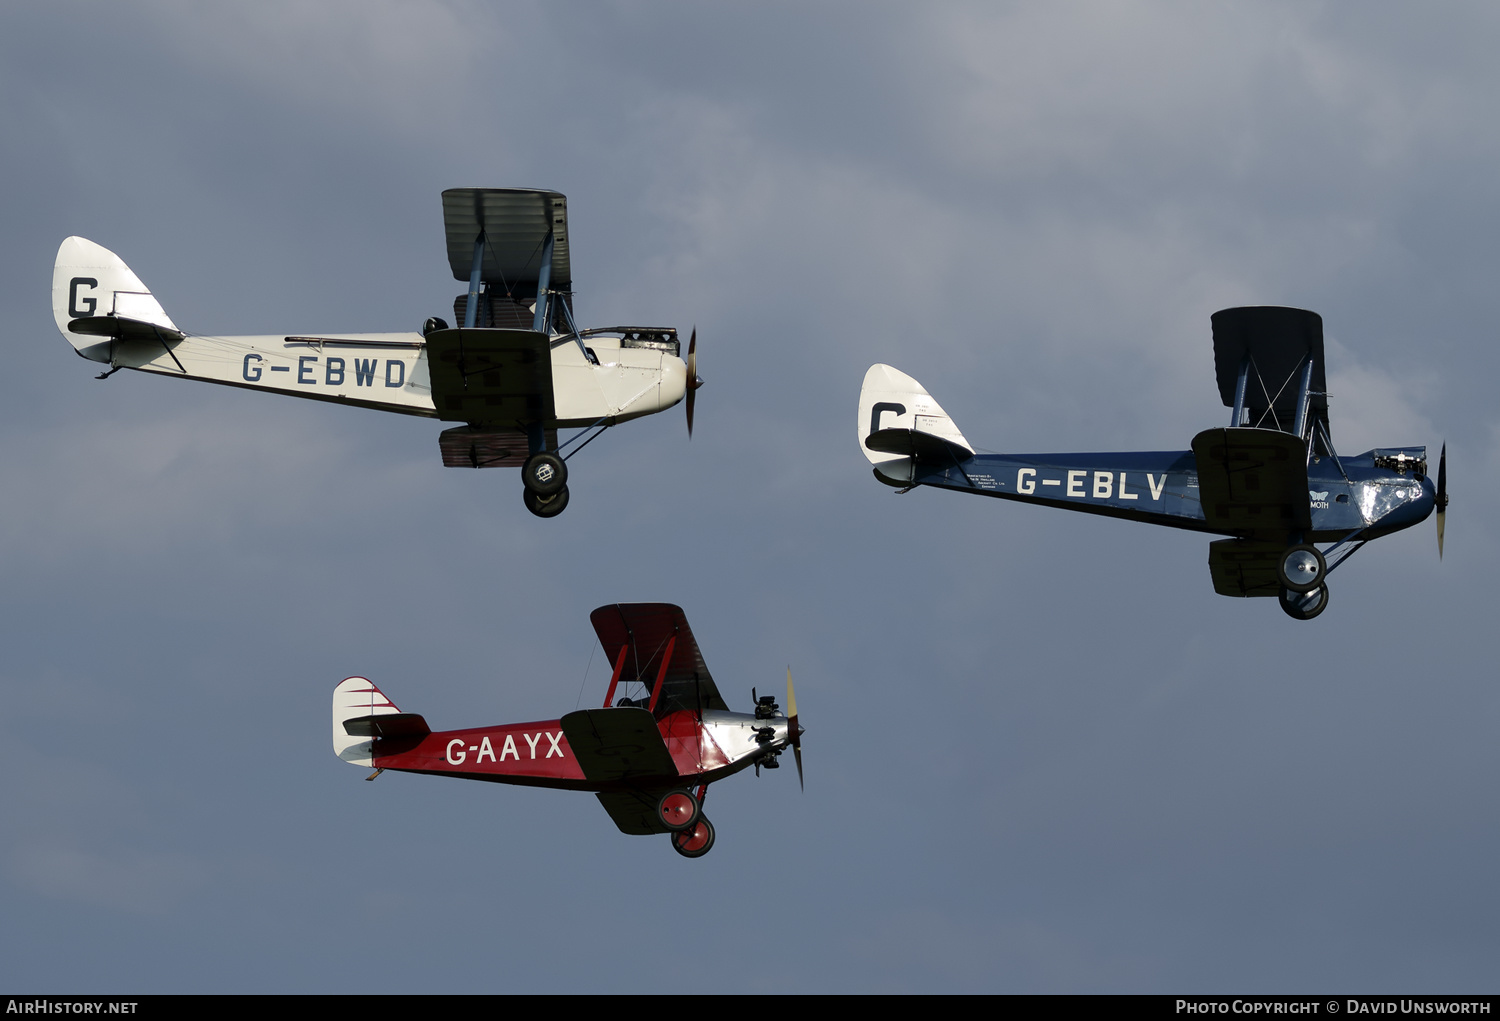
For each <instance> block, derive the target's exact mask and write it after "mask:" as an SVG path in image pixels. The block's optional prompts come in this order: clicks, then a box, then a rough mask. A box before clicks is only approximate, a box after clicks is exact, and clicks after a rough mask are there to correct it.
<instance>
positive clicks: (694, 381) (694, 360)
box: [687, 326, 703, 439]
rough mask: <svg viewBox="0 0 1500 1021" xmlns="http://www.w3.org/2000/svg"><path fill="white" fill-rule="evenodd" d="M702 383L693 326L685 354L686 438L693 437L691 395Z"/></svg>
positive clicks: (696, 338)
mask: <svg viewBox="0 0 1500 1021" xmlns="http://www.w3.org/2000/svg"><path fill="white" fill-rule="evenodd" d="M702 385H703V380H701V379H699V378H698V327H696V326H694V327H693V335H692V337H691V338H690V339H689V340H688V356H687V420H688V439H692V437H693V397H694V395H695V394H696V393H697V392H698V388H699V387H700V386H702Z"/></svg>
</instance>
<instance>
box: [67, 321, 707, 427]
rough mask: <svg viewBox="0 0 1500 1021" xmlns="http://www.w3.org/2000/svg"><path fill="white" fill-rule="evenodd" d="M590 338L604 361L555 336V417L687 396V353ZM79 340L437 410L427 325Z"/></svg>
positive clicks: (229, 377)
mask: <svg viewBox="0 0 1500 1021" xmlns="http://www.w3.org/2000/svg"><path fill="white" fill-rule="evenodd" d="M70 339H71V338H70ZM78 339H79V340H85V338H78ZM93 339H94V338H87V340H93ZM588 345H589V350H591V351H592V352H593V353H594V356H595V357H596V358H597V359H598V363H597V364H595V363H594V362H591V361H590V360H589V359H588V358H587V357H586V356H585V355H584V352H583V350H582V349H581V348H580V346H579V344H578V343H577V342H576V341H575V340H574V339H573V338H571V337H554V338H553V340H552V344H551V349H552V388H553V405H554V407H555V410H556V418H555V419H554V420H552V421H550V422H548V423H547V425H549V426H551V427H559V428H575V427H583V426H589V425H593V424H596V423H599V422H601V421H603V422H607V423H609V424H613V423H616V422H623V421H627V420H629V419H632V418H639V417H641V416H642V415H651V414H655V413H656V412H658V411H665V410H666V409H667V408H670V407H672V406H673V405H674V404H676V403H678V402H679V401H681V400H682V398H683V395H684V393H685V392H686V386H687V365H686V364H685V363H684V362H683V360H682V359H681V358H678V357H677V356H675V355H673V354H671V353H669V352H667V351H661V350H656V349H653V348H638V347H624V346H622V345H621V343H620V339H619V338H617V337H605V336H594V337H590V338H589V339H588ZM75 346H77V347H78V349H79V354H81V355H83V356H84V357H85V358H90V359H93V360H95V361H100V362H107V363H109V364H111V365H116V366H121V367H125V368H132V369H139V370H140V371H142V372H154V373H159V374H161V375H164V376H180V377H183V378H187V379H199V380H206V381H208V382H214V383H225V384H228V385H230V386H239V387H247V388H250V389H255V390H269V391H272V392H275V393H282V394H286V395H288V396H291V397H308V398H312V399H314V400H323V401H336V402H340V403H345V404H353V405H357V406H360V407H366V408H377V409H380V410H382V411H394V412H399V413H403V414H408V415H422V416H426V417H429V418H435V417H437V411H436V409H435V408H434V406H433V398H432V385H431V381H430V378H429V376H428V371H427V351H426V345H425V343H424V341H423V339H422V335H421V334H419V333H339V334H323V335H319V336H312V335H305V336H296V335H292V336H288V335H284V334H276V335H270V336H249V337H212V336H191V335H190V336H185V337H183V338H182V339H181V340H180V341H176V342H175V343H172V344H171V350H170V352H169V351H168V349H167V345H165V344H163V343H156V342H152V341H143V340H129V341H119V342H115V343H113V344H111V343H110V342H109V341H107V340H101V341H100V342H98V343H94V344H88V343H87V342H85V343H83V344H76V345H75ZM174 356H175V357H174Z"/></svg>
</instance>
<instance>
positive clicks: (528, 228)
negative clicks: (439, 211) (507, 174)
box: [443, 188, 573, 300]
mask: <svg viewBox="0 0 1500 1021" xmlns="http://www.w3.org/2000/svg"><path fill="white" fill-rule="evenodd" d="M443 229H444V231H445V232H446V233H447V235H448V265H449V266H450V267H451V268H452V270H453V277H454V279H455V280H465V281H467V280H468V279H469V271H470V270H471V269H472V268H473V265H474V242H475V241H476V240H478V238H479V234H480V232H481V231H483V232H484V262H483V264H482V266H481V269H480V278H481V279H482V280H483V281H484V282H485V283H486V284H488V285H490V290H492V291H494V290H501V291H504V292H505V293H507V294H517V295H520V296H522V297H524V298H526V299H527V300H530V299H532V298H534V297H535V296H536V286H537V281H538V280H539V279H540V278H541V264H542V246H543V244H544V243H545V242H546V240H547V234H548V233H549V232H550V233H551V234H552V273H551V277H550V286H551V287H552V288H554V289H556V290H559V291H567V290H569V289H570V285H571V284H572V282H573V271H572V268H571V267H570V266H569V264H568V200H567V197H566V196H564V195H563V194H562V193H560V192H555V191H541V190H536V189H528V188H449V189H448V190H447V191H445V192H443Z"/></svg>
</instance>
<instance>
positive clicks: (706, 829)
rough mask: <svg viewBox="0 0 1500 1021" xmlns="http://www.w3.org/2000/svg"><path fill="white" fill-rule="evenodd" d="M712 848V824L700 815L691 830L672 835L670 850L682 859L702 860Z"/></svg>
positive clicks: (704, 816)
mask: <svg viewBox="0 0 1500 1021" xmlns="http://www.w3.org/2000/svg"><path fill="white" fill-rule="evenodd" d="M713 846H714V824H713V823H711V822H709V821H708V817H707V816H706V815H702V814H701V813H700V814H699V816H698V821H697V822H696V823H694V824H693V826H692V828H691V829H686V830H683V831H682V832H680V833H674V834H672V850H674V851H676V852H677V853H678V854H680V855H682V856H683V857H684V858H702V857H703V856H704V855H705V854H707V853H708V852H709V851H711V850H713Z"/></svg>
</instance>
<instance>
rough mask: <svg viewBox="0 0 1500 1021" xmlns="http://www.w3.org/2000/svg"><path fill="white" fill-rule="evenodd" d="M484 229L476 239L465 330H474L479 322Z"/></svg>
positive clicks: (470, 272)
mask: <svg viewBox="0 0 1500 1021" xmlns="http://www.w3.org/2000/svg"><path fill="white" fill-rule="evenodd" d="M484 240H485V238H484V228H483V227H481V228H479V236H478V237H476V238H475V239H474V268H473V269H471V270H469V301H468V303H467V304H466V305H464V329H466V330H472V329H473V328H474V324H475V323H477V322H478V321H479V319H478V316H479V271H480V270H481V269H483V268H484Z"/></svg>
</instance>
